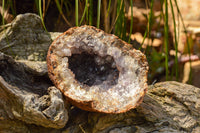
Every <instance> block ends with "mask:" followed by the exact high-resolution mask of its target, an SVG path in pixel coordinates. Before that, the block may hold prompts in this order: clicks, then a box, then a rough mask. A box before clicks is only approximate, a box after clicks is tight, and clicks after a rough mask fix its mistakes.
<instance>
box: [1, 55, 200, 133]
mask: <svg viewBox="0 0 200 133" xmlns="http://www.w3.org/2000/svg"><path fill="white" fill-rule="evenodd" d="M27 64H28V65H27ZM31 64H32V62H30V61H25V63H24V62H23V61H20V62H19V61H17V62H16V61H15V60H13V59H12V58H11V57H9V56H6V55H4V54H2V53H1V54H0V132H50V131H51V132H55V133H59V132H69V133H80V132H86V133H133V132H137V133H144V132H176V133H177V132H194V133H197V132H200V126H199V125H200V123H199V122H200V89H199V88H196V87H194V86H191V85H187V84H182V83H178V82H173V81H172V82H162V83H157V84H155V85H152V86H149V88H148V93H147V94H146V96H145V97H144V101H143V103H142V104H141V105H140V106H139V107H137V108H136V109H133V110H130V111H129V112H126V113H121V114H103V113H92V112H87V111H83V110H80V109H78V108H76V107H73V106H71V107H70V108H69V104H68V103H64V101H65V100H64V99H63V97H62V94H61V92H60V91H59V90H58V89H57V88H55V87H54V86H52V83H51V82H50V80H49V79H48V77H47V68H46V67H45V63H42V62H35V63H34V64H35V65H34V66H33V65H31ZM36 68H37V69H36ZM38 68H40V69H38ZM37 70H38V71H37ZM67 110H68V111H67ZM68 114H69V115H68ZM68 116H69V120H68Z"/></svg>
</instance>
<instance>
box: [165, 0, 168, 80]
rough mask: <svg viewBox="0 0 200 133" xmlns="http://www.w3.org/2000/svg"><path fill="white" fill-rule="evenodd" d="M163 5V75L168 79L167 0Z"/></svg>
mask: <svg viewBox="0 0 200 133" xmlns="http://www.w3.org/2000/svg"><path fill="white" fill-rule="evenodd" d="M164 6H165V15H164V22H165V25H164V45H165V76H166V80H168V77H169V69H168V51H169V50H168V46H169V41H168V39H169V37H168V34H169V27H168V1H167V0H164Z"/></svg>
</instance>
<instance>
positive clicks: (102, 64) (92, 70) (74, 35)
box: [47, 26, 148, 113]
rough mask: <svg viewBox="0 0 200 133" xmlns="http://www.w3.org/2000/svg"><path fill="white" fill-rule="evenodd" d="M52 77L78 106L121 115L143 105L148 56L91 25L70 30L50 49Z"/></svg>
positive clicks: (48, 59)
mask: <svg viewBox="0 0 200 133" xmlns="http://www.w3.org/2000/svg"><path fill="white" fill-rule="evenodd" d="M47 64H48V71H49V76H50V78H51V80H52V81H53V83H54V84H55V86H56V87H57V88H59V89H60V90H61V91H62V92H63V93H64V95H65V96H66V97H67V98H68V99H69V100H70V101H71V102H72V103H73V104H74V105H76V106H78V107H80V108H82V109H84V110H90V111H98V112H105V113H121V112H125V111H128V110H130V109H131V108H134V107H136V106H137V105H139V104H140V103H141V101H142V99H143V96H144V94H145V92H146V90H147V83H146V82H147V71H148V63H147V61H146V57H145V55H143V54H142V53H141V52H140V51H139V50H135V49H134V48H132V47H131V46H130V44H127V43H125V42H124V41H122V40H120V39H119V38H117V37H116V36H114V35H110V34H106V33H104V32H103V31H102V30H99V29H96V28H95V27H91V26H81V27H78V28H77V27H75V28H71V29H69V30H68V31H67V32H65V33H63V34H62V35H60V36H59V37H58V38H57V39H56V40H55V41H54V42H53V43H52V45H51V46H50V48H49V51H48V56H47Z"/></svg>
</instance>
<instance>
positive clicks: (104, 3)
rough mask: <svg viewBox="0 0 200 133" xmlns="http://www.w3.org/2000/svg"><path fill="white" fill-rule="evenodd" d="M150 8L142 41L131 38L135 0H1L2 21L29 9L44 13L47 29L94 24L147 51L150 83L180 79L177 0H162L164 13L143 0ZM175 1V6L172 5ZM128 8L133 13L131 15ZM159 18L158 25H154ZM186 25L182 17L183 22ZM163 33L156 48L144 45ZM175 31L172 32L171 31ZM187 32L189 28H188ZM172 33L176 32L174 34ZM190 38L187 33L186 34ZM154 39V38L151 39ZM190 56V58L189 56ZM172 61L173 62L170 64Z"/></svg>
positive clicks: (2, 22) (62, 28)
mask: <svg viewBox="0 0 200 133" xmlns="http://www.w3.org/2000/svg"><path fill="white" fill-rule="evenodd" d="M140 1H141V2H142V3H143V4H144V5H145V9H146V11H147V13H146V14H144V16H145V18H146V20H147V24H146V26H145V27H142V28H143V32H142V35H143V37H144V38H143V41H142V43H141V44H139V43H137V42H136V41H135V40H133V39H131V35H132V34H133V33H134V28H135V27H134V10H133V7H134V4H135V3H134V2H135V1H133V0H35V1H32V0H2V1H1V5H2V6H1V9H0V11H1V18H2V19H1V24H2V25H5V24H6V23H9V22H11V21H12V20H13V18H15V16H16V15H18V14H21V13H26V12H32V13H36V14H38V15H39V16H40V17H41V20H42V23H43V26H44V28H45V30H47V31H57V32H63V31H65V30H67V29H68V28H69V27H73V26H81V25H85V24H87V25H93V26H96V27H97V28H100V29H102V30H104V31H105V32H107V33H112V34H115V35H116V36H118V37H119V38H121V39H122V40H124V41H127V42H128V43H130V44H132V45H133V46H134V47H135V48H137V49H140V50H141V51H143V52H144V53H145V54H146V55H147V59H148V62H149V65H150V72H149V83H150V84H153V83H154V82H156V81H160V80H162V78H163V76H164V77H165V78H164V80H177V81H180V78H179V75H180V70H179V63H178V49H177V45H178V40H177V36H178V35H177V31H176V29H177V28H176V23H175V15H174V11H176V12H178V14H179V17H180V18H181V20H182V15H181V13H180V10H179V7H178V4H177V1H176V0H160V5H159V6H160V7H159V8H160V9H161V13H160V14H159V15H156V14H155V12H154V10H153V7H154V3H155V1H154V0H140ZM173 3H175V6H173ZM128 9H130V11H131V15H130V16H129V17H128V16H127V14H128ZM169 12H171V14H172V18H173V19H172V20H170V21H172V22H170V23H172V24H173V26H174V28H173V29H174V30H173V31H170V30H169V19H168V18H169V17H168V16H169V15H168V13H169ZM157 20H159V22H157V27H158V28H157V29H153V25H154V24H155V23H156V21H157ZM180 24H181V25H183V27H184V28H185V26H184V23H183V20H182V22H180ZM152 30H153V31H154V32H156V33H160V34H161V37H163V41H164V45H163V46H162V47H161V49H159V50H157V49H156V48H155V47H153V46H152V45H148V46H147V47H146V48H143V47H142V45H143V43H144V41H145V38H151V39H152V40H154V39H155V38H156V36H155V35H153V33H154V32H152ZM172 32H173V33H172ZM185 33H186V34H187V32H186V29H185ZM172 34H173V36H172ZM186 38H187V37H186ZM148 43H151V42H148ZM187 46H188V49H187V51H186V53H188V54H189V55H190V44H189V41H188V39H187ZM170 49H174V50H175V56H170V55H169V50H170ZM189 60H190V58H189ZM170 61H173V62H174V63H173V65H171V64H169V62H170Z"/></svg>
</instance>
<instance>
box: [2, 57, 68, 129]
mask: <svg viewBox="0 0 200 133" xmlns="http://www.w3.org/2000/svg"><path fill="white" fill-rule="evenodd" d="M38 65H40V66H41V67H42V65H41V64H38ZM45 65H46V64H45ZM45 68H46V67H45ZM41 75H43V76H41ZM62 99H63V98H62V94H61V92H60V91H59V90H58V89H57V88H55V87H53V86H52V84H51V82H50V81H49V79H48V76H47V73H46V75H44V74H43V73H42V72H37V71H36V70H34V69H32V68H30V67H28V66H26V67H25V64H21V63H20V62H15V61H14V60H13V59H12V58H11V57H9V56H6V55H4V54H3V53H0V101H1V103H0V106H1V109H3V111H5V112H4V113H6V114H7V115H6V116H7V117H6V118H4V117H5V116H2V119H1V121H2V122H1V124H2V123H4V121H6V120H8V119H10V120H11V121H12V120H15V119H17V120H21V121H23V122H25V123H29V124H36V125H40V126H44V127H50V128H61V127H64V126H65V123H66V122H67V120H68V115H67V110H66V109H65V106H64V102H63V100H62ZM7 118H8V119H7ZM0 127H1V126H0Z"/></svg>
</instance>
